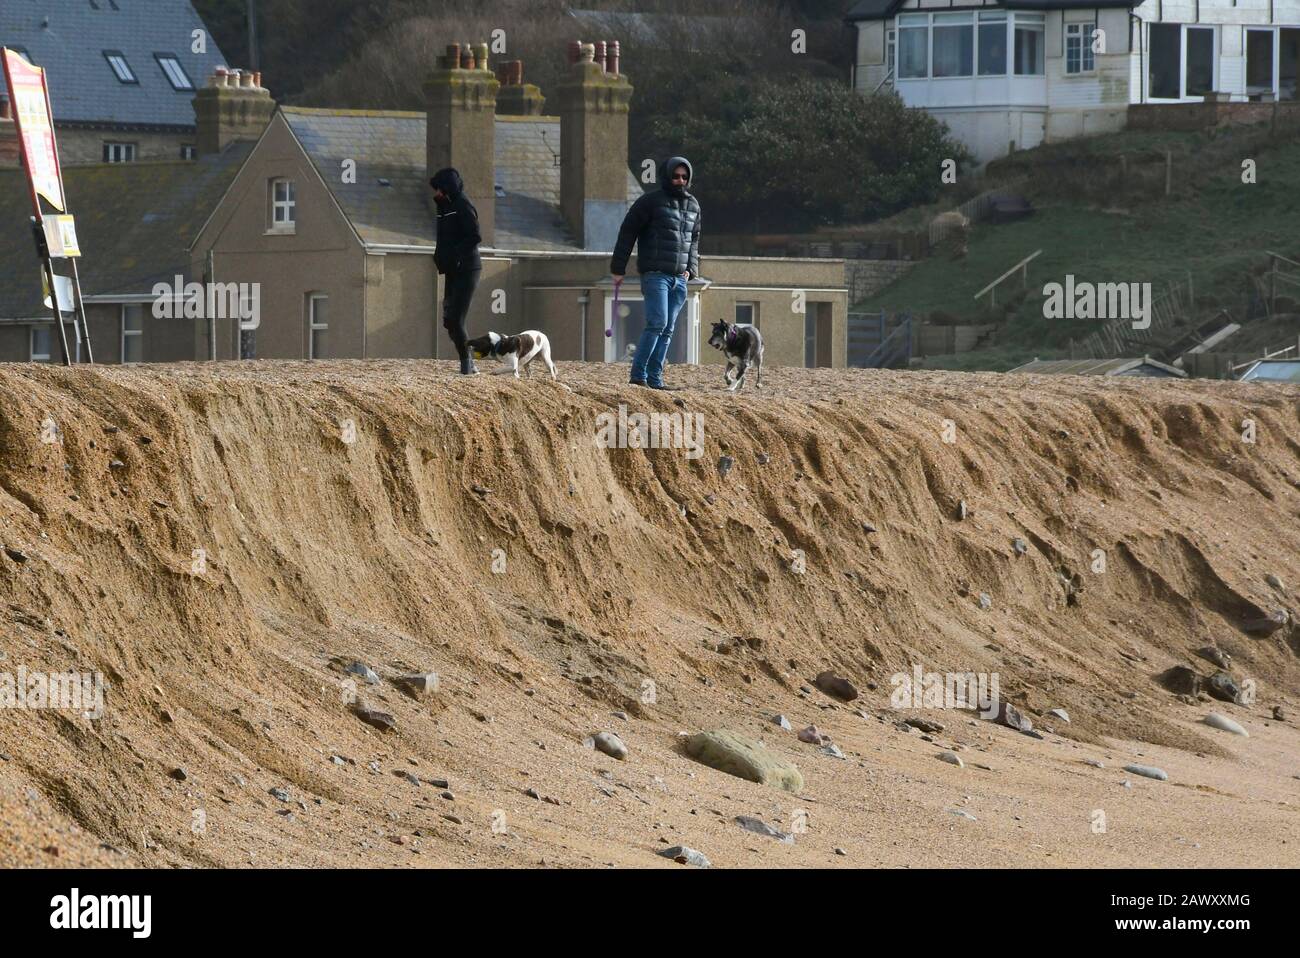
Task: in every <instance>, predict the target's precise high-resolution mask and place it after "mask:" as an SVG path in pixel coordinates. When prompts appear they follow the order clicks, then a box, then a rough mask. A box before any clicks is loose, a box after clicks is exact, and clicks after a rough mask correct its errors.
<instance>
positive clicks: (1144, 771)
mask: <svg viewBox="0 0 1300 958" xmlns="http://www.w3.org/2000/svg"><path fill="white" fill-rule="evenodd" d="M1124 771H1126V772H1132V773H1133V774H1134V775H1141V776H1143V777H1144V778H1154V779H1155V780H1156V781H1158V782H1167V781H1169V773H1167V772H1166V771H1165V770H1164V769H1163V768H1156V767H1155V766H1154V765H1125V766H1124Z"/></svg>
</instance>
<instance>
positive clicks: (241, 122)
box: [194, 67, 275, 154]
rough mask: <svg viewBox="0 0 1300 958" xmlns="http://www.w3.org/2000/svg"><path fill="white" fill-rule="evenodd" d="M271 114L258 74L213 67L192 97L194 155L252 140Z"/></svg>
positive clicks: (271, 102)
mask: <svg viewBox="0 0 1300 958" xmlns="http://www.w3.org/2000/svg"><path fill="white" fill-rule="evenodd" d="M274 113H275V101H274V100H273V99H271V91H269V90H267V89H266V88H265V87H263V86H262V74H261V73H257V72H254V71H252V70H227V69H226V68H225V67H217V69H216V72H215V73H213V74H212V76H211V77H209V78H208V85H207V86H206V87H204V88H203V89H201V90H199V91H198V93H196V94H195V96H194V117H195V120H196V121H197V124H198V135H197V137H196V144H195V145H196V147H197V149H198V152H199V153H200V154H208V153H220V152H221V151H222V150H224V149H225V148H226V147H227V146H229V145H230V144H231V143H234V142H236V141H237V140H256V139H257V138H258V137H259V136H261V135H262V131H263V130H265V129H266V125H267V124H268V123H270V122H271V116H272V115H273V114H274Z"/></svg>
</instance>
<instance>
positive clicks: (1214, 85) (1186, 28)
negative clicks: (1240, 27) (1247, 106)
mask: <svg viewBox="0 0 1300 958" xmlns="http://www.w3.org/2000/svg"><path fill="white" fill-rule="evenodd" d="M1192 30H1208V31H1209V33H1210V91H1209V92H1211V93H1215V92H1218V90H1219V28H1218V26H1217V25H1216V24H1211V23H1184V24H1183V49H1182V57H1181V60H1182V63H1181V73H1182V84H1181V86H1180V87H1179V92H1180V93H1181V94H1182V99H1184V100H1186V99H1187V98H1188V97H1189V96H1196V97H1204V94H1203V93H1196V94H1190V93H1188V92H1187V53H1188V51H1189V49H1190V48H1189V46H1188V43H1187V35H1188V33H1189V32H1190V31H1192ZM1241 58H1242V63H1241V68H1242V69H1243V70H1244V69H1246V53H1245V51H1244V50H1243V51H1242V54H1241Z"/></svg>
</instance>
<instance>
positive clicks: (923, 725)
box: [903, 717, 943, 735]
mask: <svg viewBox="0 0 1300 958" xmlns="http://www.w3.org/2000/svg"><path fill="white" fill-rule="evenodd" d="M903 722H904V723H905V724H907V725H910V726H911V727H912V728H917V729H920V730H921V731H922V732H929V733H930V734H932V735H933V734H934V733H936V732H942V731H943V724H942V723H941V722H933V721H931V720H930V719H927V718H920V717H916V718H906V719H903Z"/></svg>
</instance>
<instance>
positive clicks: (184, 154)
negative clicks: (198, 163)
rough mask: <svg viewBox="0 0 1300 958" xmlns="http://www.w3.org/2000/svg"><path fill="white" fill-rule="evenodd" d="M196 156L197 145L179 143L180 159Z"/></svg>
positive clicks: (197, 155) (189, 158)
mask: <svg viewBox="0 0 1300 958" xmlns="http://www.w3.org/2000/svg"><path fill="white" fill-rule="evenodd" d="M198 157H199V150H198V147H196V146H195V145H194V144H193V143H182V144H181V159H182V160H197V159H198Z"/></svg>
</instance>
